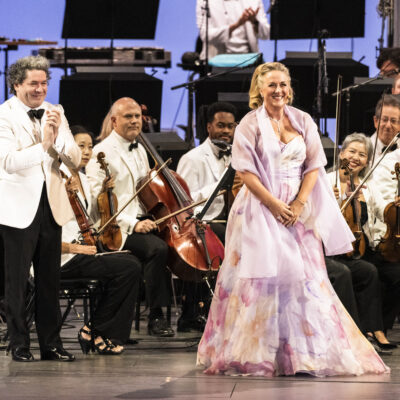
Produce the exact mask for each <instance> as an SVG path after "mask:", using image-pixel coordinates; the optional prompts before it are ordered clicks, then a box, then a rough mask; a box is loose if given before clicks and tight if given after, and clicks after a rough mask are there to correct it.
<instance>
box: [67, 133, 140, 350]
mask: <svg viewBox="0 0 400 400" xmlns="http://www.w3.org/2000/svg"><path fill="white" fill-rule="evenodd" d="M71 131H72V133H73V135H74V139H75V141H76V143H77V144H78V146H79V147H80V149H81V151H82V159H81V163H80V165H79V167H78V168H77V169H76V170H73V171H71V170H68V169H67V168H66V167H65V166H64V165H63V171H64V172H65V173H66V174H67V175H68V176H70V178H69V179H68V181H67V183H66V187H67V191H70V190H73V191H77V192H78V195H79V197H80V199H81V202H82V204H83V205H84V206H86V208H87V212H88V215H91V214H92V215H93V214H95V213H94V212H92V210H95V209H96V208H97V207H96V199H92V196H91V193H90V186H89V183H88V181H87V179H86V176H85V174H84V173H82V172H81V171H82V170H83V169H84V168H85V166H86V165H87V163H88V162H89V160H90V157H91V155H92V148H93V140H92V135H91V134H90V133H89V132H88V131H87V130H86V129H85V128H84V127H81V126H72V127H71ZM112 184H113V183H112V180H107V181H106V182H105V183H104V187H108V186H110V185H112ZM79 237H80V230H79V226H78V224H77V221H76V219H75V218H73V219H72V220H70V221H69V222H68V223H67V224H66V225H65V226H64V227H63V230H62V256H61V267H62V268H61V278H62V279H79V278H91V279H98V280H100V281H101V282H102V284H103V287H104V290H103V293H102V295H101V296H100V298H99V301H98V305H97V307H96V311H95V314H94V316H92V322H93V327H94V328H95V331H94V332H92V331H91V328H90V327H89V326H84V327H83V328H82V329H81V330H80V331H79V333H78V340H79V343H80V345H81V348H82V351H83V352H84V353H88V352H89V350H90V346H91V342H90V339H91V335H95V339H94V342H95V347H96V350H97V352H98V353H99V354H106V355H109V354H112V355H113V354H121V353H122V351H123V349H124V348H123V346H121V345H122V344H124V343H126V342H127V340H128V339H129V334H130V331H131V326H132V321H133V316H134V305H135V302H136V299H137V295H138V286H139V280H140V279H141V276H140V275H141V265H140V262H139V260H138V259H137V258H136V257H135V256H133V255H130V254H112V253H110V254H107V255H103V256H98V257H96V256H95V254H96V253H97V249H96V246H90V245H86V244H80V243H79V242H78V240H79Z"/></svg>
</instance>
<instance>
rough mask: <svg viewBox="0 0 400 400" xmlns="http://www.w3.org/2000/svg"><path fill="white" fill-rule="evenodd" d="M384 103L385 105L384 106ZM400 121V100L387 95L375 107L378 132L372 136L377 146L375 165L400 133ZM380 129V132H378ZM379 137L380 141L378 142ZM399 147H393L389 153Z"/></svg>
mask: <svg viewBox="0 0 400 400" xmlns="http://www.w3.org/2000/svg"><path fill="white" fill-rule="evenodd" d="M382 103H383V105H382ZM399 121H400V98H399V96H395V95H385V97H382V98H381V99H380V100H379V101H378V103H377V104H376V107H375V115H374V126H375V129H376V132H375V133H374V134H373V135H372V136H371V142H372V145H373V146H375V142H376V153H375V159H374V164H375V163H376V161H377V160H378V159H379V157H380V156H381V154H382V153H383V151H384V150H385V149H386V147H387V146H388V145H389V143H390V141H391V140H392V139H393V137H394V136H395V135H396V133H397V132H398V131H399V126H400V124H399ZM378 128H379V131H378ZM376 135H378V140H376ZM395 148H397V146H396V145H395V146H393V148H392V149H390V150H389V151H393V150H394V149H395Z"/></svg>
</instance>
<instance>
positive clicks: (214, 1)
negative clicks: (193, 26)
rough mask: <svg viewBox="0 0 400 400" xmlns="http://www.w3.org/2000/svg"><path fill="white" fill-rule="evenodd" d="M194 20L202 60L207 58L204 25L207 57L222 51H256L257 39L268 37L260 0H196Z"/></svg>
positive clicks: (265, 18) (266, 21) (265, 17)
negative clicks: (198, 36) (197, 31)
mask: <svg viewBox="0 0 400 400" xmlns="http://www.w3.org/2000/svg"><path fill="white" fill-rule="evenodd" d="M207 4H208V7H209V18H208V21H207V10H206V9H205V7H206V5H207ZM196 20H197V27H198V28H199V31H200V38H201V40H202V41H203V49H202V51H201V56H200V58H201V59H205V58H206V44H205V41H206V30H207V24H208V41H209V45H208V46H209V47H208V56H209V57H210V58H212V57H214V56H216V55H217V54H223V53H257V52H258V39H268V38H269V23H268V20H267V16H266V15H265V10H264V6H263V3H262V1H261V0H246V1H244V0H209V1H208V3H207V2H206V1H205V0H197V5H196Z"/></svg>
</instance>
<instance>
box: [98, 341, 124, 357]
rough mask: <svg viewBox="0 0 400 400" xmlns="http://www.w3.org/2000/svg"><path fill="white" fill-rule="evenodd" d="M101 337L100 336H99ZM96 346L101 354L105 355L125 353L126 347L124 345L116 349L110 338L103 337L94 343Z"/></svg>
mask: <svg viewBox="0 0 400 400" xmlns="http://www.w3.org/2000/svg"><path fill="white" fill-rule="evenodd" d="M99 337H100V336H99ZM94 347H95V348H96V350H97V352H98V353H99V354H101V355H105V356H118V355H120V354H122V353H123V351H124V348H123V347H122V349H121V350H119V351H116V350H115V348H116V347H117V346H115V344H114V343H113V342H112V341H111V340H110V339H107V338H105V339H103V338H101V341H100V342H97V343H95V344H94Z"/></svg>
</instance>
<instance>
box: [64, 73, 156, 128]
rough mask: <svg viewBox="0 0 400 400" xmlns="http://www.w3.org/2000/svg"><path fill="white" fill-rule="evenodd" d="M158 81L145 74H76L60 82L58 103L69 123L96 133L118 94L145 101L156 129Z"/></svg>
mask: <svg viewBox="0 0 400 400" xmlns="http://www.w3.org/2000/svg"><path fill="white" fill-rule="evenodd" d="M161 95H162V81H161V80H160V79H157V78H154V77H152V76H149V75H147V74H145V73H130V74H128V73H117V74H115V73H114V74H113V73H92V74H91V73H77V74H74V75H70V76H65V77H63V78H62V79H61V81H60V104H62V106H63V107H64V110H65V115H66V117H67V119H68V122H69V124H70V125H83V126H85V127H86V128H88V129H89V130H90V131H92V132H93V133H94V134H95V135H96V136H97V135H98V133H99V132H100V129H101V124H102V122H103V119H104V117H105V116H106V114H107V112H108V110H109V109H110V107H111V105H112V104H113V103H114V102H115V101H116V100H118V99H119V98H121V97H131V98H133V99H134V100H136V101H137V102H138V103H139V104H146V106H147V108H148V110H149V113H150V115H151V116H152V117H154V118H155V119H156V120H157V124H156V126H155V130H159V129H160V126H159V124H160V117H161Z"/></svg>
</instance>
